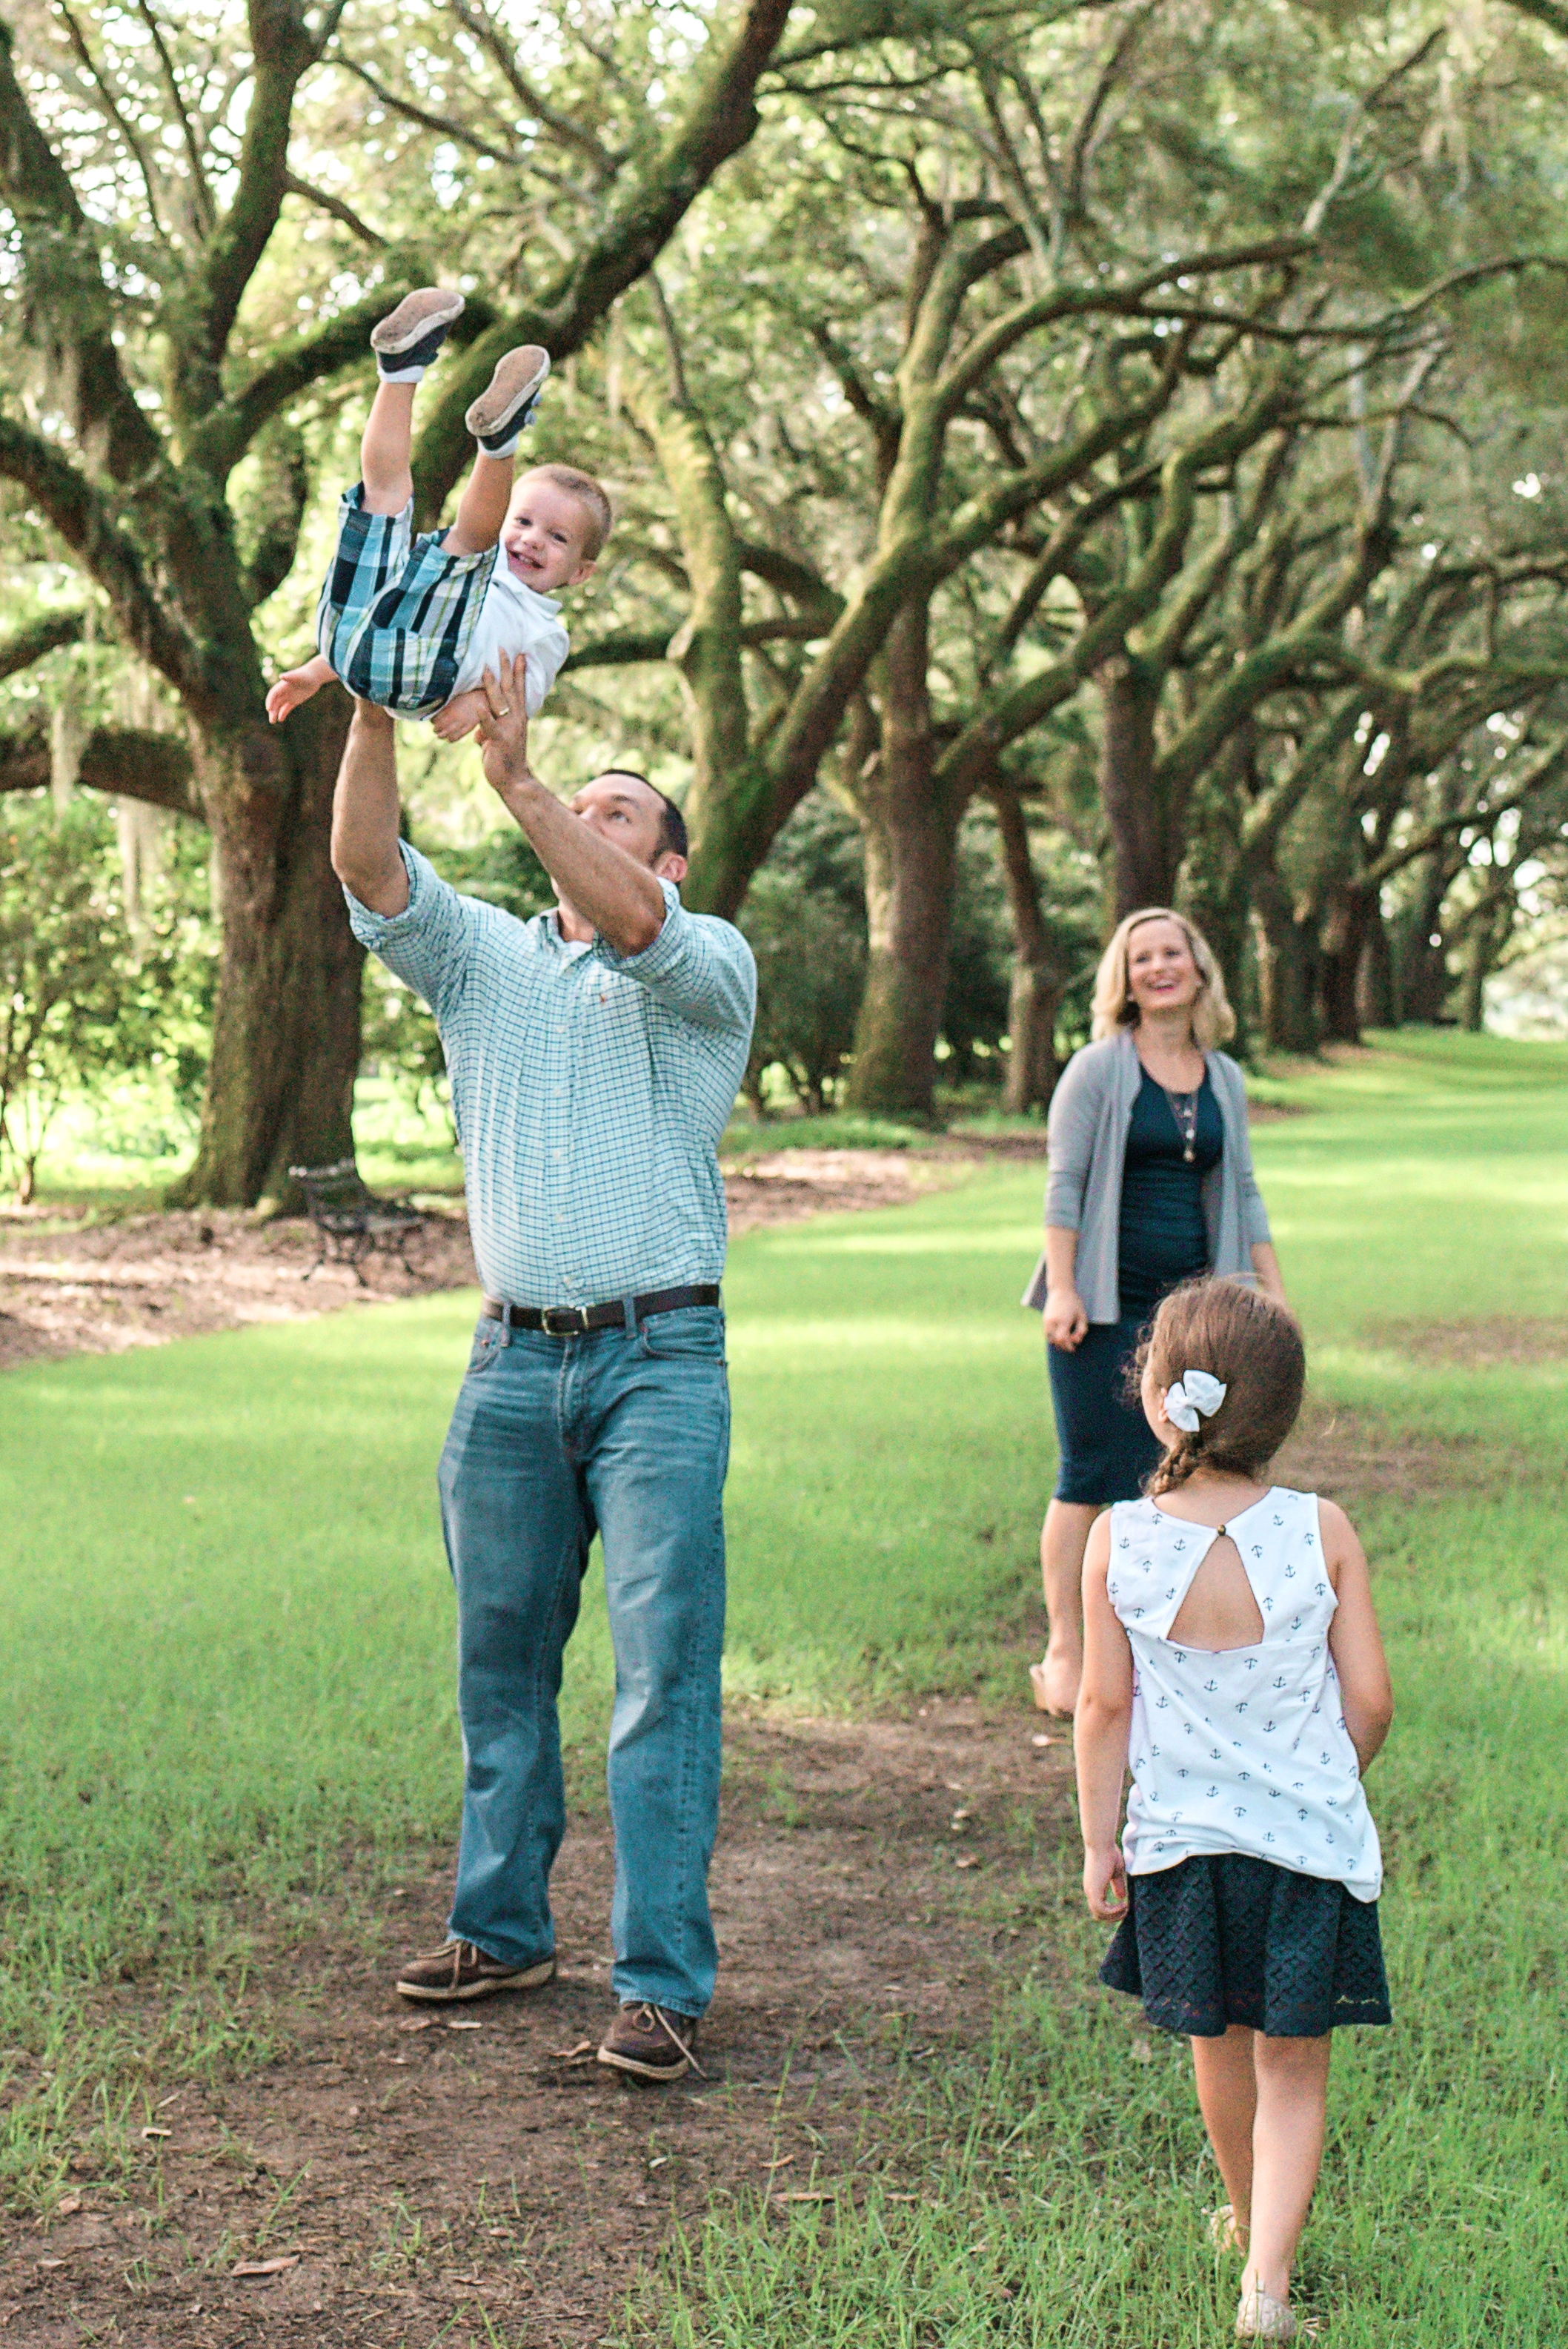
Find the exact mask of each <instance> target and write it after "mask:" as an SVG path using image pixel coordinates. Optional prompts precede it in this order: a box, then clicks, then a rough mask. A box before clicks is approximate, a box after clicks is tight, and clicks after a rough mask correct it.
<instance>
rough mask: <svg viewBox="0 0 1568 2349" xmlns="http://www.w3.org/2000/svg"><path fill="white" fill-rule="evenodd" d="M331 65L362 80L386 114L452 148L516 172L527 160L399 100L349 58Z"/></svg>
mask: <svg viewBox="0 0 1568 2349" xmlns="http://www.w3.org/2000/svg"><path fill="white" fill-rule="evenodd" d="M334 63H335V64H336V65H340V66H341V67H343V69H344V71H345V73H351V74H352V75H353V76H354V78H355V79H356V81H362V82H363V83H364V84H365V87H366V89H367V90H369V92H370V94H371V96H372V97H373V98H379V99H380V101H381V103H382V105H383V106H384V107H386V108H387V109H388V111H389V112H391V113H393V114H400V115H401V116H402V117H403V119H404V120H405V121H406V122H417V123H418V126H419V128H420V129H421V130H433V131H434V132H435V134H436V136H437V138H438V139H449V140H451V142H452V144H453V146H454V147H466V148H467V149H468V150H469V153H470V154H473V155H488V156H489V157H490V161H491V162H492V163H510V164H511V165H512V167H513V168H514V169H515V168H516V167H517V166H518V165H519V164H521V163H525V162H526V161H527V160H528V159H527V157H526V156H525V155H521V154H519V152H518V151H517V150H516V149H515V148H511V147H494V146H492V145H491V144H490V140H488V139H481V138H480V135H479V133H478V132H477V131H475V130H469V129H467V128H466V126H465V125H464V124H463V123H461V122H454V121H453V119H452V118H451V117H450V115H447V114H432V113H431V112H430V111H429V109H428V108H427V107H423V106H416V105H415V103H414V101H413V99H412V98H399V97H398V95H397V91H396V90H393V89H388V88H387V85H386V83H385V82H380V81H377V78H376V76H375V75H374V74H373V73H372V72H371V71H370V69H369V67H367V66H362V65H356V63H355V61H354V59H353V58H352V57H336V58H335V59H334Z"/></svg>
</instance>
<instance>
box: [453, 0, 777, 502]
mask: <svg viewBox="0 0 1568 2349" xmlns="http://www.w3.org/2000/svg"><path fill="white" fill-rule="evenodd" d="M789 5H790V0H748V5H747V6H746V9H745V12H744V14H743V15H742V16H741V20H740V23H739V25H738V26H737V28H736V30H735V32H734V34H733V35H732V36H731V37H730V39H729V40H728V41H727V42H719V41H715V42H714V43H713V44H712V54H711V56H710V57H709V58H708V60H707V63H706V65H705V66H704V67H702V68H700V69H699V71H698V73H697V77H696V88H695V90H694V93H693V96H692V98H691V102H690V104H689V105H688V106H687V108H686V112H685V114H684V116H683V117H682V119H681V120H680V121H679V122H678V123H677V124H676V127H675V129H673V130H672V131H671V133H670V135H669V137H668V138H667V139H666V140H665V142H664V144H663V145H662V147H661V148H660V149H659V150H658V152H657V153H656V154H655V156H654V157H653V158H652V160H650V161H649V163H648V165H647V166H646V168H645V170H644V171H641V172H639V173H636V174H634V175H633V176H631V177H629V178H628V179H626V180H625V181H623V182H622V183H621V184H620V185H619V186H618V187H617V189H616V190H615V191H614V193H613V195H612V197H611V200H610V202H609V204H608V205H607V207H606V210H605V214H604V218H603V222H602V224H601V225H600V227H599V228H598V229H597V230H595V232H594V233H593V235H592V236H591V237H589V238H588V240H587V241H586V243H584V245H583V249H582V251H581V253H580V254H577V255H576V257H575V258H574V259H573V261H572V262H571V263H569V264H566V266H565V267H564V268H562V270H561V272H560V273H559V274H558V275H557V276H556V278H555V280H554V281H553V283H552V285H550V286H548V287H547V288H546V289H544V291H543V292H542V294H541V295H540V296H539V298H538V300H537V301H536V302H534V303H531V304H530V305H528V307H527V308H526V309H523V310H521V311H519V312H518V313H516V314H514V315H513V316H510V317H508V318H506V319H504V320H502V321H500V323H499V324H498V325H497V326H495V327H493V328H492V329H491V331H490V333H489V334H488V335H483V336H480V339H479V341H478V342H477V343H476V344H474V346H473V347H472V349H471V350H470V352H469V357H468V360H467V363H466V364H465V365H464V366H462V367H453V368H452V369H451V372H450V375H449V378H448V381H447V383H446V384H445V385H444V386H443V388H442V394H441V398H440V399H439V402H438V405H437V406H436V408H435V409H434V412H433V413H432V415H431V417H430V419H429V420H428V423H427V425H426V427H425V429H424V431H423V432H422V433H421V435H420V438H419V445H418V450H417V452H416V455H415V460H414V484H415V498H416V501H417V503H418V508H419V511H420V512H422V513H426V514H434V513H438V512H440V510H441V507H442V505H443V503H444V502H445V501H446V499H447V496H448V494H449V492H450V490H451V488H452V485H453V483H454V482H455V481H457V480H458V477H459V474H460V473H461V472H462V471H463V468H464V466H465V465H466V464H467V463H468V460H469V449H470V447H471V443H470V441H469V436H468V433H467V430H466V429H465V428H464V424H463V416H464V413H465V411H466V409H468V406H469V402H470V401H471V400H472V399H473V398H474V397H475V395H476V394H477V393H478V392H480V390H482V389H483V388H484V385H485V383H486V381H487V379H488V378H489V375H490V369H491V368H492V367H494V365H495V362H496V360H497V359H498V358H499V357H500V354H501V352H502V351H503V350H505V349H507V348H508V347H510V345H511V344H512V343H514V342H520V341H527V340H531V341H538V342H541V343H542V344H543V345H544V346H545V347H546V348H547V349H548V351H549V352H550V355H551V357H552V358H553V359H554V360H555V361H556V363H557V365H559V364H560V362H561V361H562V359H565V358H569V357H571V355H572V354H573V351H577V350H580V349H581V348H582V347H583V344H584V343H585V342H586V341H587V339H588V337H589V336H590V335H591V334H592V333H593V330H594V328H595V327H596V326H598V324H599V322H600V320H601V319H602V318H603V317H604V316H606V315H607V314H608V312H609V310H610V309H611V307H612V305H614V303H615V302H616V301H617V300H618V299H619V297H620V295H623V294H624V292H625V291H626V289H627V287H628V286H630V285H635V283H636V281H637V279H638V278H639V277H640V276H641V275H642V274H643V272H644V271H645V269H646V268H647V267H648V265H649V264H650V263H651V262H654V261H655V260H657V258H658V256H659V254H660V253H661V252H662V251H663V249H664V246H665V243H667V241H668V239H669V238H670V236H671V235H672V233H674V231H675V229H676V227H677V226H678V224H679V222H680V221H681V220H682V219H683V217H684V216H685V214H686V212H687V210H688V209H689V208H690V206H691V204H692V202H694V201H695V199H696V196H697V195H698V194H700V192H701V191H702V190H703V189H704V188H705V187H707V183H708V181H710V180H711V179H712V177H713V175H714V173H715V172H716V171H717V170H718V169H719V167H720V165H721V164H723V163H725V162H727V160H728V159H729V157H730V156H731V155H733V154H735V153H736V152H738V150H739V149H740V148H742V147H744V146H745V145H746V144H747V142H748V140H749V139H750V138H751V136H752V134H753V132H754V131H755V130H756V129H757V126H758V120H759V119H760V118H759V116H758V111H757V84H758V80H759V79H760V78H761V76H762V74H763V73H764V71H765V70H766V68H767V67H768V64H769V60H770V58H771V57H772V55H773V52H774V50H775V49H776V48H777V47H778V45H779V39H780V36H782V34H783V30H784V26H785V23H786V21H787V19H788V17H789Z"/></svg>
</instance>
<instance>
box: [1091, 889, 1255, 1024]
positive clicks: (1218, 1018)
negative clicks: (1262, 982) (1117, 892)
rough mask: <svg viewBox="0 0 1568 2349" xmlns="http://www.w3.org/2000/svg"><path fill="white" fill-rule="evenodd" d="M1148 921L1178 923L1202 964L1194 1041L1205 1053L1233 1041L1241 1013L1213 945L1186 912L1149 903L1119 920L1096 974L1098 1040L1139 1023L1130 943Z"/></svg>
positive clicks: (1194, 1015) (1195, 959)
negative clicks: (1233, 1006)
mask: <svg viewBox="0 0 1568 2349" xmlns="http://www.w3.org/2000/svg"><path fill="white" fill-rule="evenodd" d="M1143 922H1174V923H1175V925H1176V926H1177V928H1178V929H1179V930H1180V931H1181V933H1182V934H1183V936H1185V938H1186V940H1187V944H1188V945H1189V946H1190V947H1191V949H1192V959H1193V961H1194V962H1195V963H1196V964H1197V966H1198V992H1197V995H1196V997H1195V999H1194V1000H1193V1004H1192V1041H1193V1042H1194V1043H1195V1044H1196V1045H1197V1047H1198V1049H1199V1050H1200V1051H1201V1052H1209V1051H1212V1050H1213V1048H1214V1046H1215V1045H1216V1044H1228V1043H1229V1041H1230V1040H1231V1038H1232V1037H1233V1035H1234V1034H1235V1032H1236V1015H1235V1013H1234V1012H1233V1010H1232V1009H1231V999H1230V997H1229V996H1228V995H1227V994H1226V993H1225V981H1224V978H1223V976H1222V972H1221V969H1220V966H1219V964H1218V963H1217V962H1216V961H1215V959H1214V951H1213V948H1212V947H1211V946H1210V944H1209V941H1208V939H1207V938H1206V937H1205V936H1203V933H1202V930H1200V929H1196V928H1194V926H1193V925H1192V924H1191V922H1190V921H1189V920H1188V919H1187V916H1186V915H1185V914H1177V913H1173V912H1172V911H1171V907H1170V906H1169V905H1144V906H1142V907H1141V908H1140V911H1139V912H1137V913H1136V914H1129V915H1128V916H1126V918H1125V920H1123V921H1119V922H1118V924H1117V926H1116V927H1115V929H1114V930H1112V932H1111V934H1110V944H1109V946H1108V947H1107V948H1106V950H1105V952H1104V953H1103V954H1102V955H1101V957H1100V958H1099V969H1098V970H1097V971H1096V973H1095V975H1094V1016H1093V1020H1092V1023H1091V1026H1090V1030H1089V1033H1090V1034H1091V1035H1092V1036H1093V1038H1094V1040H1095V1042H1096V1043H1097V1044H1098V1043H1099V1041H1100V1040H1101V1039H1102V1038H1104V1037H1106V1036H1115V1035H1119V1033H1120V1031H1121V1030H1122V1029H1123V1028H1136V1027H1137V1025H1138V1006H1137V1004H1136V1003H1134V1001H1133V999H1132V992H1131V989H1130V988H1129V986H1128V983H1127V942H1128V940H1129V938H1130V936H1132V933H1133V931H1134V930H1136V929H1137V928H1138V927H1139V926H1140V923H1143Z"/></svg>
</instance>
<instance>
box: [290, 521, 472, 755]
mask: <svg viewBox="0 0 1568 2349" xmlns="http://www.w3.org/2000/svg"><path fill="white" fill-rule="evenodd" d="M364 501H365V490H364V485H363V484H362V483H359V482H356V484H355V486H354V488H353V489H351V490H349V491H348V492H346V494H345V496H344V499H343V502H342V503H341V504H340V506H339V507H338V510H337V553H336V554H335V555H334V557H333V560H332V567H331V569H330V570H329V571H328V573H327V574H326V580H325V585H323V587H322V591H321V601H320V603H319V604H318V605H316V612H315V641H316V645H317V647H318V648H319V650H320V651H321V653H322V654H323V655H324V657H325V658H326V659H327V660H329V661H330V662H331V664H332V668H333V674H334V675H335V676H336V677H339V678H342V680H343V682H344V684H345V685H346V687H347V688H348V690H349V691H350V693H352V694H354V695H355V696H356V698H358V699H359V700H361V701H373V702H375V703H376V704H377V707H378V708H380V709H392V710H396V711H397V714H398V716H399V717H403V718H428V717H430V716H431V715H432V714H433V713H434V712H435V711H436V710H438V709H440V708H441V707H442V706H443V704H445V703H446V702H449V700H450V699H451V698H452V688H453V687H454V686H455V685H456V683H457V678H458V671H459V669H460V668H461V667H462V665H463V660H464V657H465V656H466V654H467V652H468V649H469V643H470V641H471V640H472V637H473V633H474V630H475V628H476V627H477V626H479V617H480V606H481V605H483V603H484V600H485V590H486V588H487V587H488V586H489V585H490V574H491V573H492V572H493V571H494V569H495V561H496V549H495V548H494V547H493V546H492V547H487V548H486V550H485V552H484V553H483V554H443V553H442V550H441V540H442V538H443V537H444V536H445V533H444V532H442V531H424V532H421V533H420V535H419V536H418V538H416V537H415V535H414V529H413V513H414V502H413V500H412V498H410V499H409V501H408V503H407V505H406V506H405V507H404V509H403V511H402V512H401V513H399V514H372V513H366V511H365V502H364Z"/></svg>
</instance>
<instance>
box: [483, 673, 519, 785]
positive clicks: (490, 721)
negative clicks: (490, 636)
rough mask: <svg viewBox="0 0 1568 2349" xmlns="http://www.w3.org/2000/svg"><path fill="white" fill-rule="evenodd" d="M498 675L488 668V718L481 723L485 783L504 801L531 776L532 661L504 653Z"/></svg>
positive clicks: (485, 689)
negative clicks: (529, 697)
mask: <svg viewBox="0 0 1568 2349" xmlns="http://www.w3.org/2000/svg"><path fill="white" fill-rule="evenodd" d="M496 671H497V672H498V673H497V674H494V675H492V673H491V672H490V670H489V669H488V668H487V669H486V671H485V673H484V677H483V679H482V681H481V683H480V688H479V689H480V698H481V699H482V700H483V702H484V714H483V715H482V716H481V717H480V721H479V730H480V741H481V742H482V743H483V745H484V769H485V781H486V782H487V783H489V785H490V789H491V790H492V791H495V792H500V794H501V797H502V798H503V799H504V798H505V796H506V793H507V791H508V789H509V787H512V786H515V785H516V784H518V783H521V781H523V779H524V778H525V776H526V775H527V773H528V704H527V702H526V700H525V698H524V688H525V687H526V685H527V682H528V661H527V658H526V657H525V655H523V654H522V653H518V654H516V655H515V656H514V655H512V654H511V653H502V654H501V656H500V659H499V660H498V661H497V663H496Z"/></svg>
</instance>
